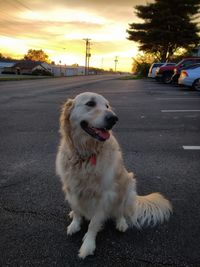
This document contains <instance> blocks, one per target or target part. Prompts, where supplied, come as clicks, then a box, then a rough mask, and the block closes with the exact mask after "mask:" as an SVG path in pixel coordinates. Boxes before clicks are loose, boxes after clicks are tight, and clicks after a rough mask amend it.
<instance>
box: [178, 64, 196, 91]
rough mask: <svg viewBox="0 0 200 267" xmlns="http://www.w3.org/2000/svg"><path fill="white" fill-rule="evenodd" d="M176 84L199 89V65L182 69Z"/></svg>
mask: <svg viewBox="0 0 200 267" xmlns="http://www.w3.org/2000/svg"><path fill="white" fill-rule="evenodd" d="M178 84H179V85H184V86H188V87H191V88H192V89H194V90H200V66H196V67H193V68H190V69H187V70H182V71H181V73H180V77H179V79H178Z"/></svg>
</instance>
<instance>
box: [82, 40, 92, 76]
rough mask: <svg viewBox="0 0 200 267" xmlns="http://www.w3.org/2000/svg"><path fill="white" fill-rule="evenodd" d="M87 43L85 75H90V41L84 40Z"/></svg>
mask: <svg viewBox="0 0 200 267" xmlns="http://www.w3.org/2000/svg"><path fill="white" fill-rule="evenodd" d="M83 40H84V41H85V75H88V74H89V64H90V57H91V54H90V40H91V39H89V38H86V39H83Z"/></svg>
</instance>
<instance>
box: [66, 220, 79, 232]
mask: <svg viewBox="0 0 200 267" xmlns="http://www.w3.org/2000/svg"><path fill="white" fill-rule="evenodd" d="M80 229H81V227H80V224H78V223H77V222H74V221H72V222H71V223H70V225H69V226H68V227H67V235H73V234H75V233H76V232H78V231H80Z"/></svg>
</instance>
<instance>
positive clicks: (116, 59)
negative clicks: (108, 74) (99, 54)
mask: <svg viewBox="0 0 200 267" xmlns="http://www.w3.org/2000/svg"><path fill="white" fill-rule="evenodd" d="M117 63H118V57H117V56H116V57H115V72H116V71H117Z"/></svg>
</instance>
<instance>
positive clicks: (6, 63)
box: [0, 59, 15, 74]
mask: <svg viewBox="0 0 200 267" xmlns="http://www.w3.org/2000/svg"><path fill="white" fill-rule="evenodd" d="M14 65H15V62H14V61H11V60H7V59H0V74H2V72H4V70H5V68H11V67H13V66H14Z"/></svg>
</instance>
